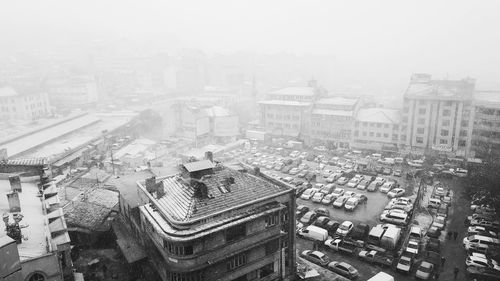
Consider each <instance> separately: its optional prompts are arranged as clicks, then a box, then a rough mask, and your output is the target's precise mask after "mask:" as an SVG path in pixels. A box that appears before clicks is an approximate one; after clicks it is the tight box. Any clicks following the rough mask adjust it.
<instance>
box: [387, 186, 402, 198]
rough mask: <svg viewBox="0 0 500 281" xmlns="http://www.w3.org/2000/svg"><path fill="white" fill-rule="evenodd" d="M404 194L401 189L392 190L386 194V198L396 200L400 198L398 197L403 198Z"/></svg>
mask: <svg viewBox="0 0 500 281" xmlns="http://www.w3.org/2000/svg"><path fill="white" fill-rule="evenodd" d="M404 194H405V190H404V189H402V188H394V189H393V190H391V191H389V192H388V193H387V196H388V197H389V198H396V197H400V196H403V195H404Z"/></svg>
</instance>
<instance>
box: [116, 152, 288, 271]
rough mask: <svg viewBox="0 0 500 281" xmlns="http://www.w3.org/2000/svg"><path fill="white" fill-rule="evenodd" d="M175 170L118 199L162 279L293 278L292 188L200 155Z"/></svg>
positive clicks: (140, 184)
mask: <svg viewBox="0 0 500 281" xmlns="http://www.w3.org/2000/svg"><path fill="white" fill-rule="evenodd" d="M207 159H211V154H210V153H207ZM241 165H243V164H241ZM180 170H181V171H180V172H179V174H176V175H171V176H167V177H164V178H158V179H156V178H155V177H151V178H148V179H146V180H145V181H140V182H138V183H137V192H135V195H133V196H129V197H131V199H130V200H127V199H123V198H121V199H120V202H121V206H120V209H121V210H122V214H123V216H124V217H125V221H128V222H132V223H130V225H131V226H132V228H134V230H133V231H132V232H134V233H135V235H136V236H137V239H138V240H139V242H140V243H141V244H142V245H144V247H145V248H146V251H147V252H148V258H149V261H150V262H151V264H152V265H153V266H154V267H155V268H156V270H157V271H158V274H159V275H160V276H161V278H162V280H168V281H180V280H183V281H201V280H221V281H223V280H238V281H240V280H292V279H293V277H294V274H295V246H294V245H295V243H294V242H295V197H294V191H293V189H291V188H290V187H289V186H287V185H285V184H283V183H281V182H279V181H276V180H274V179H272V178H270V177H267V176H266V175H263V174H261V173H260V172H259V171H258V169H257V170H253V169H252V168H250V167H248V166H240V165H237V166H233V167H228V166H223V165H220V164H217V165H214V164H213V163H212V162H211V161H210V160H202V161H198V162H191V163H185V164H183V165H181V166H180Z"/></svg>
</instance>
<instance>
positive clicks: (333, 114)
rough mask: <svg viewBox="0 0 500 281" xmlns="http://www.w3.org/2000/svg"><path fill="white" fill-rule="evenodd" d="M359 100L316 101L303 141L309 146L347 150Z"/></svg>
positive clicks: (359, 104)
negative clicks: (324, 146) (325, 146)
mask: <svg viewBox="0 0 500 281" xmlns="http://www.w3.org/2000/svg"><path fill="white" fill-rule="evenodd" d="M361 105H362V102H361V100H360V99H357V98H356V99H351V98H343V97H328V98H321V99H318V100H317V101H316V102H315V103H314V106H313V108H312V110H311V113H310V115H309V118H310V122H309V124H310V126H308V127H307V128H306V132H307V133H306V134H305V140H306V143H307V144H311V145H327V146H329V147H341V148H349V144H350V142H351V141H352V133H353V125H354V119H355V117H356V114H357V112H358V110H359V108H360V106H361Z"/></svg>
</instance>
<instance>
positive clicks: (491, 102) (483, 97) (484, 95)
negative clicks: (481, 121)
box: [474, 91, 500, 109]
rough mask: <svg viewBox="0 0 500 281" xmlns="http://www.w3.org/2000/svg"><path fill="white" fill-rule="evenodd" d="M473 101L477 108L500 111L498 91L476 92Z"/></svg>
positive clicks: (499, 94) (499, 93) (499, 92)
mask: <svg viewBox="0 0 500 281" xmlns="http://www.w3.org/2000/svg"><path fill="white" fill-rule="evenodd" d="M474 100H475V104H476V105H478V106H484V107H489V108H497V109H500V91H476V92H475V93H474Z"/></svg>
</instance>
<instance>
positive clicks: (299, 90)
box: [269, 87, 314, 97]
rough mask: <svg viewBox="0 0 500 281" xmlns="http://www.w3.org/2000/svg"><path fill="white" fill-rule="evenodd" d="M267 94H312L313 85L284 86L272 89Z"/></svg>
mask: <svg viewBox="0 0 500 281" xmlns="http://www.w3.org/2000/svg"><path fill="white" fill-rule="evenodd" d="M269 95H276V96H311V97H312V96H314V88H313V87H286V88H283V89H279V90H276V91H272V92H270V93H269Z"/></svg>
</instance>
